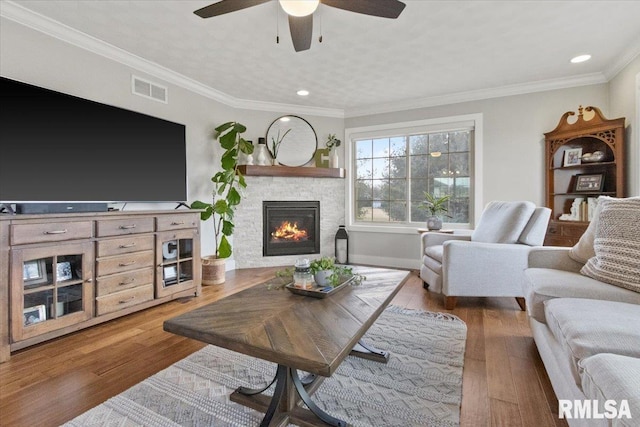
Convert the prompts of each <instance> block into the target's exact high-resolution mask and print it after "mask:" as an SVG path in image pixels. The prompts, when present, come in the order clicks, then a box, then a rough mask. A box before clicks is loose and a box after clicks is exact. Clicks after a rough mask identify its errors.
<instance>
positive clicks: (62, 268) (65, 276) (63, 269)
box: [56, 261, 73, 282]
mask: <svg viewBox="0 0 640 427" xmlns="http://www.w3.org/2000/svg"><path fill="white" fill-rule="evenodd" d="M56 278H57V280H58V282H62V281H64V280H71V279H72V278H73V274H72V273H71V263H70V262H68V261H64V262H59V263H57V264H56Z"/></svg>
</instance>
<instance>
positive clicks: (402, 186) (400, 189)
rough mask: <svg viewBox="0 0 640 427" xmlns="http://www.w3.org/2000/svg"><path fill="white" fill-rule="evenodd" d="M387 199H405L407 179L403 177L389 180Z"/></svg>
mask: <svg viewBox="0 0 640 427" xmlns="http://www.w3.org/2000/svg"><path fill="white" fill-rule="evenodd" d="M389 196H390V197H389V200H401V201H403V202H404V201H405V200H407V181H406V180H404V179H392V180H389Z"/></svg>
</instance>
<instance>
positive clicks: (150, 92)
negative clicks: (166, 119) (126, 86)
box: [131, 76, 169, 104]
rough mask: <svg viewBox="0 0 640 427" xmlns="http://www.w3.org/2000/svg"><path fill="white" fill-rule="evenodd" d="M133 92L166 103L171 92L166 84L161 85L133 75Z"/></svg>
mask: <svg viewBox="0 0 640 427" xmlns="http://www.w3.org/2000/svg"><path fill="white" fill-rule="evenodd" d="M131 92H133V93H134V94H135V95H140V96H144V97H145V98H149V99H153V100H154V101H160V102H163V103H165V104H166V103H167V98H168V94H169V93H168V89H167V88H166V87H165V86H160V85H159V84H156V83H152V82H150V81H149V80H145V79H143V78H141V77H138V76H131Z"/></svg>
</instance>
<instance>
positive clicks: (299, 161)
mask: <svg viewBox="0 0 640 427" xmlns="http://www.w3.org/2000/svg"><path fill="white" fill-rule="evenodd" d="M285 133H287V134H288V135H287V137H286V138H284V135H285ZM267 141H271V142H273V141H280V143H278V144H277V145H278V146H277V147H276V150H277V153H275V154H277V156H274V152H273V150H272V151H271V155H272V156H273V157H277V159H278V164H280V165H283V166H304V165H305V164H307V163H309V161H311V160H313V155H314V153H315V152H316V149H317V148H318V137H317V136H316V132H315V131H314V130H313V127H312V126H311V125H310V124H309V122H307V121H306V120H305V119H303V118H302V117H298V116H291V115H289V116H282V117H278V118H277V119H276V120H274V121H273V123H271V125H270V126H269V129H268V130H267Z"/></svg>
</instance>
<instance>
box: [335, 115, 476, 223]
mask: <svg viewBox="0 0 640 427" xmlns="http://www.w3.org/2000/svg"><path fill="white" fill-rule="evenodd" d="M453 119H459V120H451V119H443V120H429V121H423V122H413V123H408V124H399V125H396V126H382V127H378V128H360V129H348V130H347V140H348V141H349V142H350V144H351V146H350V147H349V148H350V150H349V154H350V164H351V165H352V168H351V170H350V182H351V191H349V192H348V194H349V200H348V206H349V207H350V209H349V211H350V212H349V217H350V218H349V219H350V221H349V222H350V226H351V227H353V226H356V227H357V226H372V227H376V228H380V227H385V226H391V227H402V226H405V227H412V228H415V225H416V223H424V222H425V221H426V218H427V216H428V212H427V210H426V209H424V207H423V206H422V205H421V202H422V201H423V200H424V193H425V192H429V193H431V194H433V195H434V196H436V197H442V196H445V195H448V196H450V200H449V202H448V205H447V210H448V212H447V215H448V216H449V217H448V218H444V222H445V223H448V224H450V225H452V226H454V225H455V226H458V227H465V226H468V225H469V224H471V223H472V222H473V217H474V212H475V210H474V202H475V200H476V199H479V197H477V196H476V195H475V194H474V190H475V189H476V186H477V185H478V182H477V179H476V177H475V176H474V172H475V168H474V164H475V162H476V161H477V158H478V153H479V144H478V137H477V128H478V122H479V120H480V119H481V116H480V115H474V116H473V120H469V117H468V116H464V117H460V118H453ZM407 125H410V126H407Z"/></svg>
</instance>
